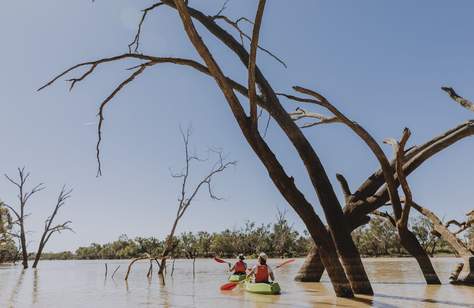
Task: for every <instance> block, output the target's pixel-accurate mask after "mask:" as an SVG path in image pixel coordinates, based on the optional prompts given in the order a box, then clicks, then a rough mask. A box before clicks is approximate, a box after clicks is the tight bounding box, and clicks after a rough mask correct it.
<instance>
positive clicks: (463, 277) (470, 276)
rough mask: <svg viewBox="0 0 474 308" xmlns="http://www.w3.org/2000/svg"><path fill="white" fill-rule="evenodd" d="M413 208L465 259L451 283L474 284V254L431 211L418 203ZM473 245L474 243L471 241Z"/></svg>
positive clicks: (452, 277) (455, 272)
mask: <svg viewBox="0 0 474 308" xmlns="http://www.w3.org/2000/svg"><path fill="white" fill-rule="evenodd" d="M413 207H414V208H415V209H416V210H417V211H418V212H420V213H421V214H422V215H424V216H425V217H426V218H428V219H429V220H430V222H431V224H432V225H433V230H434V231H435V232H436V233H437V235H439V236H440V237H441V238H442V239H443V240H445V241H446V242H447V243H448V244H449V245H450V246H451V247H452V248H453V249H454V250H455V251H456V253H457V254H458V255H459V256H461V258H462V259H463V263H461V265H460V266H458V268H457V269H456V270H455V271H454V273H453V275H452V276H451V283H455V284H474V254H473V251H471V250H470V249H469V248H467V246H466V245H465V244H464V243H463V242H462V241H461V240H460V239H458V238H457V237H456V235H455V234H453V233H452V232H451V231H450V230H449V229H448V227H447V226H445V225H444V224H443V222H442V221H441V220H440V219H439V218H438V217H437V216H436V215H435V214H434V213H433V212H432V211H430V210H428V209H427V208H425V207H422V206H420V205H419V204H417V203H414V204H413ZM471 244H472V241H471Z"/></svg>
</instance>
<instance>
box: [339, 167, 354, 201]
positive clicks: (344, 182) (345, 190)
mask: <svg viewBox="0 0 474 308" xmlns="http://www.w3.org/2000/svg"><path fill="white" fill-rule="evenodd" d="M336 179H337V180H338V181H339V184H340V185H341V188H342V193H343V194H344V199H345V201H346V203H347V201H348V200H349V198H350V197H351V195H352V193H351V189H350V188H349V184H348V183H347V180H346V178H345V177H344V176H343V175H342V174H340V173H337V174H336Z"/></svg>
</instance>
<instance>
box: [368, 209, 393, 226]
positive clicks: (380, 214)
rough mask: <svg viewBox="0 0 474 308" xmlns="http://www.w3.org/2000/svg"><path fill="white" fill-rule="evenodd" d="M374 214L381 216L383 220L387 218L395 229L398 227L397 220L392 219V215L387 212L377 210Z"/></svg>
mask: <svg viewBox="0 0 474 308" xmlns="http://www.w3.org/2000/svg"><path fill="white" fill-rule="evenodd" d="M372 214H374V215H377V216H380V217H383V218H386V219H388V220H389V221H390V223H391V224H392V225H393V226H394V227H396V226H397V223H396V221H395V219H394V218H393V217H392V215H390V214H389V213H387V212H382V211H378V210H376V211H373V212H372Z"/></svg>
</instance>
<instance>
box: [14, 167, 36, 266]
mask: <svg viewBox="0 0 474 308" xmlns="http://www.w3.org/2000/svg"><path fill="white" fill-rule="evenodd" d="M5 177H6V178H7V180H8V181H9V182H10V183H12V184H13V185H15V186H16V187H17V188H18V190H19V192H18V210H15V208H13V207H12V206H10V205H8V204H5V206H6V207H7V208H8V209H10V211H12V212H13V214H14V216H15V219H16V221H15V222H14V223H15V224H16V225H17V226H18V228H19V229H20V232H19V238H20V246H21V247H20V248H21V257H22V264H23V268H25V269H26V268H28V250H27V240H26V228H25V219H26V217H28V214H27V213H26V212H25V210H26V206H27V204H28V201H29V199H30V198H31V196H33V195H34V194H35V193H37V192H39V191H41V190H43V189H44V186H43V183H40V184H38V185H36V186H35V187H33V188H32V189H31V190H30V191H27V189H26V188H25V184H26V182H27V181H28V178H29V177H30V173H29V172H26V173H25V168H24V167H23V168H18V180H14V179H12V178H11V177H9V176H8V175H6V174H5Z"/></svg>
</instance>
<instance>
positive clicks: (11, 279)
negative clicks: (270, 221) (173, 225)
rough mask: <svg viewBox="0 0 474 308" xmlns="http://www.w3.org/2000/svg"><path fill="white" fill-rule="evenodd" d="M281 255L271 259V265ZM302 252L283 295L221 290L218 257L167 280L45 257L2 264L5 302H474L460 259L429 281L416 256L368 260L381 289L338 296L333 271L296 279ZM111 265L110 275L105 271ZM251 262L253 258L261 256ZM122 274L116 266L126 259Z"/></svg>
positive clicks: (447, 261)
mask: <svg viewBox="0 0 474 308" xmlns="http://www.w3.org/2000/svg"><path fill="white" fill-rule="evenodd" d="M279 261H280V260H269V264H270V265H276V264H278V262H279ZM302 262H303V260H302V259H297V260H296V262H294V263H291V264H289V265H287V266H285V267H282V268H280V269H277V270H275V274H276V276H277V280H278V281H279V282H280V285H281V287H282V294H281V295H271V296H270V295H256V294H250V293H245V292H244V291H243V290H241V289H239V288H236V289H235V290H233V291H226V292H221V291H220V290H219V286H220V285H221V284H223V283H225V282H226V278H227V271H226V266H225V265H223V264H219V263H216V262H214V261H213V260H207V259H202V260H196V275H195V277H194V278H193V275H192V261H190V260H177V261H176V267H175V271H174V274H173V277H169V274H170V273H169V272H168V278H167V279H166V284H165V285H163V283H162V282H161V281H160V280H159V279H157V276H156V270H155V272H154V273H153V277H152V279H148V278H147V277H146V273H147V270H148V264H147V262H146V261H142V262H140V263H136V265H135V266H134V268H133V270H132V272H131V274H130V277H129V279H128V282H125V281H124V277H125V272H126V268H127V265H128V261H126V260H107V261H104V260H100V261H44V262H41V263H40V265H39V268H38V270H32V269H28V270H26V271H23V270H21V268H20V266H12V265H3V266H0V307H45V308H46V307H47V308H54V307H61V308H66V307H67V308H70V307H88V308H92V307H100V308H121V307H127V308H128V307H213V308H219V307H225V308H231V307H371V306H373V307H474V287H468V286H453V285H450V284H448V277H449V273H450V271H451V270H452V268H453V266H454V264H455V263H456V262H458V260H457V259H455V258H434V259H433V263H434V266H435V268H436V270H437V272H438V274H439V276H440V279H441V280H442V282H443V284H442V285H437V286H427V285H426V284H425V283H424V281H423V277H422V276H421V273H420V270H419V269H418V267H417V265H416V262H415V261H414V260H413V259H410V258H369V259H364V264H365V267H366V269H367V274H368V275H369V277H370V280H371V281H372V286H373V288H374V292H375V296H373V297H370V296H357V297H356V298H354V299H343V298H336V297H335V296H334V292H333V290H332V287H331V284H330V283H329V280H328V277H327V276H326V274H325V275H324V276H323V279H322V282H321V283H298V282H295V281H293V277H294V276H295V274H296V272H297V270H298V268H299V266H300V265H301V264H302ZM104 263H107V264H108V277H107V278H105V277H104V273H105V266H104ZM248 263H249V264H250V265H252V264H253V263H254V261H253V260H249V261H248ZM119 265H120V267H119V269H118V270H117V272H116V274H115V277H114V279H112V278H111V275H112V272H113V271H114V270H115V269H116V268H117V266H119Z"/></svg>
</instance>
